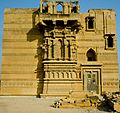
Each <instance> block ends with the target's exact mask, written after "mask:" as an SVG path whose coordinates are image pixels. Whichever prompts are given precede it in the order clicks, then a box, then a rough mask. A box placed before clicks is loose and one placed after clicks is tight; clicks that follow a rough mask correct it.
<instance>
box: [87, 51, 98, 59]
mask: <svg viewBox="0 0 120 113" xmlns="http://www.w3.org/2000/svg"><path fill="white" fill-rule="evenodd" d="M87 60H88V61H96V60H97V59H96V52H95V51H94V50H93V49H89V50H88V51H87Z"/></svg>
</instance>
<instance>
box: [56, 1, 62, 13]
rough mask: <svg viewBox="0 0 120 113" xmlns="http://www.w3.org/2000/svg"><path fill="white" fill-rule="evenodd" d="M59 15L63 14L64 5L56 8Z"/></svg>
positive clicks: (58, 5)
mask: <svg viewBox="0 0 120 113" xmlns="http://www.w3.org/2000/svg"><path fill="white" fill-rule="evenodd" d="M56 10H57V13H62V12H63V5H62V4H60V3H59V4H57V6H56Z"/></svg>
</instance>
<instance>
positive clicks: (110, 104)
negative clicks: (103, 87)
mask: <svg viewBox="0 0 120 113" xmlns="http://www.w3.org/2000/svg"><path fill="white" fill-rule="evenodd" d="M52 107H54V108H97V109H99V110H100V109H102V110H105V111H108V112H117V113H119V112H120V92H114V93H109V92H103V94H102V96H99V95H85V97H84V98H71V97H70V96H68V97H65V98H61V99H60V100H57V101H56V102H54V104H53V105H52Z"/></svg>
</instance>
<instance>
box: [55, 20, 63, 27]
mask: <svg viewBox="0 0 120 113" xmlns="http://www.w3.org/2000/svg"><path fill="white" fill-rule="evenodd" d="M56 26H57V27H63V26H64V21H62V20H57V21H56Z"/></svg>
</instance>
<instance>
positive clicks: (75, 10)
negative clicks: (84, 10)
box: [71, 3, 77, 13]
mask: <svg viewBox="0 0 120 113" xmlns="http://www.w3.org/2000/svg"><path fill="white" fill-rule="evenodd" d="M71 12H72V13H77V5H76V3H73V4H72V9H71Z"/></svg>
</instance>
